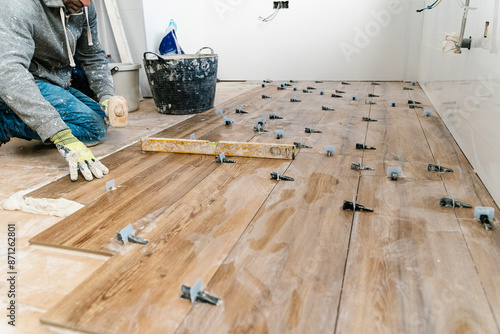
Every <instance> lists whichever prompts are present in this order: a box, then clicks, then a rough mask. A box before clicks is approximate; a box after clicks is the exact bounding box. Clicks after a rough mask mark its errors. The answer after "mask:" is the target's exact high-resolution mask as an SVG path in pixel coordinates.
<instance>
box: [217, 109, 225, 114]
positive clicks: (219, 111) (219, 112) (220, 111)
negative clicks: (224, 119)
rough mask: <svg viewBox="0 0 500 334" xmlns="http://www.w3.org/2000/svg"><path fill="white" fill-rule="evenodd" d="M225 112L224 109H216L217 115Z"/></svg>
mask: <svg viewBox="0 0 500 334" xmlns="http://www.w3.org/2000/svg"><path fill="white" fill-rule="evenodd" d="M223 113H224V111H222V109H215V114H216V115H222V114H223Z"/></svg>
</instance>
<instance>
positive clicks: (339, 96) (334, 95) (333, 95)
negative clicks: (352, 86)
mask: <svg viewBox="0 0 500 334" xmlns="http://www.w3.org/2000/svg"><path fill="white" fill-rule="evenodd" d="M332 97H336V98H342V96H341V95H337V94H332Z"/></svg>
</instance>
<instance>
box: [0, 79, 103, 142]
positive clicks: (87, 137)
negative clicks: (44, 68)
mask: <svg viewBox="0 0 500 334" xmlns="http://www.w3.org/2000/svg"><path fill="white" fill-rule="evenodd" d="M37 85H38V88H39V89H40V92H41V93H42V95H43V97H44V98H45V99H46V100H47V101H49V103H50V104H51V105H52V106H53V107H54V108H55V109H56V110H57V111H58V112H59V114H60V115H61V118H62V120H63V121H64V122H65V123H66V125H68V127H69V128H70V129H71V132H72V133H73V135H74V136H75V137H76V138H78V139H79V140H81V141H82V142H83V143H85V144H87V145H92V144H97V143H99V141H101V140H102V139H103V138H104V136H105V135H106V132H107V128H108V126H107V125H106V122H105V121H104V117H105V116H106V114H105V113H104V112H103V111H102V110H101V107H100V105H99V103H97V102H95V101H94V100H92V99H91V98H90V97H88V96H86V95H84V94H83V93H81V92H80V91H79V90H76V89H74V88H72V87H70V88H69V89H68V90H66V89H64V88H61V87H59V86H55V85H52V84H49V83H46V82H37ZM12 137H16V138H23V139H28V140H31V139H36V140H41V138H40V136H39V135H38V134H37V133H36V132H35V131H33V130H32V129H31V128H30V127H28V126H27V125H26V124H25V123H24V122H23V121H22V120H21V119H20V118H19V116H17V115H16V114H15V113H14V111H12V109H10V108H9V106H7V104H6V103H4V102H3V101H2V99H0V141H8V140H9V138H12Z"/></svg>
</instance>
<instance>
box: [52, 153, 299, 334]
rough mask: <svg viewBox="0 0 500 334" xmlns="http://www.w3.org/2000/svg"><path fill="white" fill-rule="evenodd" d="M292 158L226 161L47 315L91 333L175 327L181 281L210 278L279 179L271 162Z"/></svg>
mask: <svg viewBox="0 0 500 334" xmlns="http://www.w3.org/2000/svg"><path fill="white" fill-rule="evenodd" d="M287 164H289V162H284V161H282V160H271V159H243V161H241V162H240V163H238V164H224V165H221V166H220V168H217V169H216V170H215V171H214V172H213V173H212V174H211V175H210V177H207V178H205V179H204V180H203V181H202V182H201V183H200V184H198V185H197V186H196V187H195V188H194V189H193V190H192V191H190V192H189V193H187V194H186V195H185V196H184V197H183V198H182V199H180V200H179V201H178V202H177V204H176V205H175V206H172V207H171V208H170V209H168V210H167V211H166V212H164V213H163V214H162V215H161V216H160V217H158V219H157V220H156V221H155V223H154V224H155V225H156V227H155V228H152V229H150V231H145V232H143V233H142V234H141V237H145V238H146V239H148V240H149V243H148V244H147V245H145V246H142V245H133V244H130V243H129V244H128V245H127V246H125V247H124V248H125V249H124V250H123V252H120V253H118V254H116V255H115V256H114V257H112V258H111V259H110V260H109V261H108V262H107V263H106V264H105V265H104V266H103V267H101V268H100V269H99V270H97V271H96V272H95V273H94V274H93V275H92V276H91V277H90V278H89V279H87V280H86V281H84V282H83V283H82V284H81V285H80V286H79V287H77V288H76V289H75V290H74V291H73V292H72V293H70V294H69V295H68V296H67V297H66V298H65V299H64V300H62V301H61V302H60V303H59V304H57V305H56V306H55V307H54V308H52V309H51V310H50V311H49V312H48V313H47V314H45V315H44V317H43V318H42V322H43V323H45V324H52V325H56V326H60V327H64V328H69V329H78V330H82V331H85V332H90V333H129V334H134V333H172V332H174V330H175V329H176V328H177V326H178V325H179V323H180V322H181V321H182V319H183V318H184V317H185V316H186V314H187V313H188V312H189V310H190V308H191V303H190V302H189V301H187V300H184V299H181V298H179V292H180V287H181V285H182V284H186V285H189V286H191V285H193V284H194V283H195V282H196V280H197V279H198V278H199V277H201V278H202V279H203V281H204V282H209V281H210V279H211V277H212V276H213V275H214V273H215V272H216V271H217V270H218V269H219V267H220V265H221V264H222V262H223V261H224V259H225V258H226V256H227V254H228V253H229V251H230V250H231V249H232V247H233V246H234V244H235V243H236V241H237V240H238V239H239V238H240V236H241V234H242V233H243V231H244V230H245V229H246V228H247V226H248V224H249V223H250V221H251V220H252V219H253V217H254V216H255V213H256V212H257V211H258V210H259V208H260V207H261V206H262V204H263V202H264V201H265V200H266V198H267V197H268V196H269V193H270V192H271V191H272V190H273V188H274V187H275V186H276V184H277V182H276V181H273V180H270V179H269V170H274V169H277V168H278V167H281V168H282V170H286V166H287Z"/></svg>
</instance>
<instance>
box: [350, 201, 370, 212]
mask: <svg viewBox="0 0 500 334" xmlns="http://www.w3.org/2000/svg"><path fill="white" fill-rule="evenodd" d="M342 209H343V210H351V211H360V212H363V211H366V212H373V209H372V208H369V207H366V206H364V205H361V204H358V203H356V207H354V203H353V202H349V201H344V205H343V206H342Z"/></svg>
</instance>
